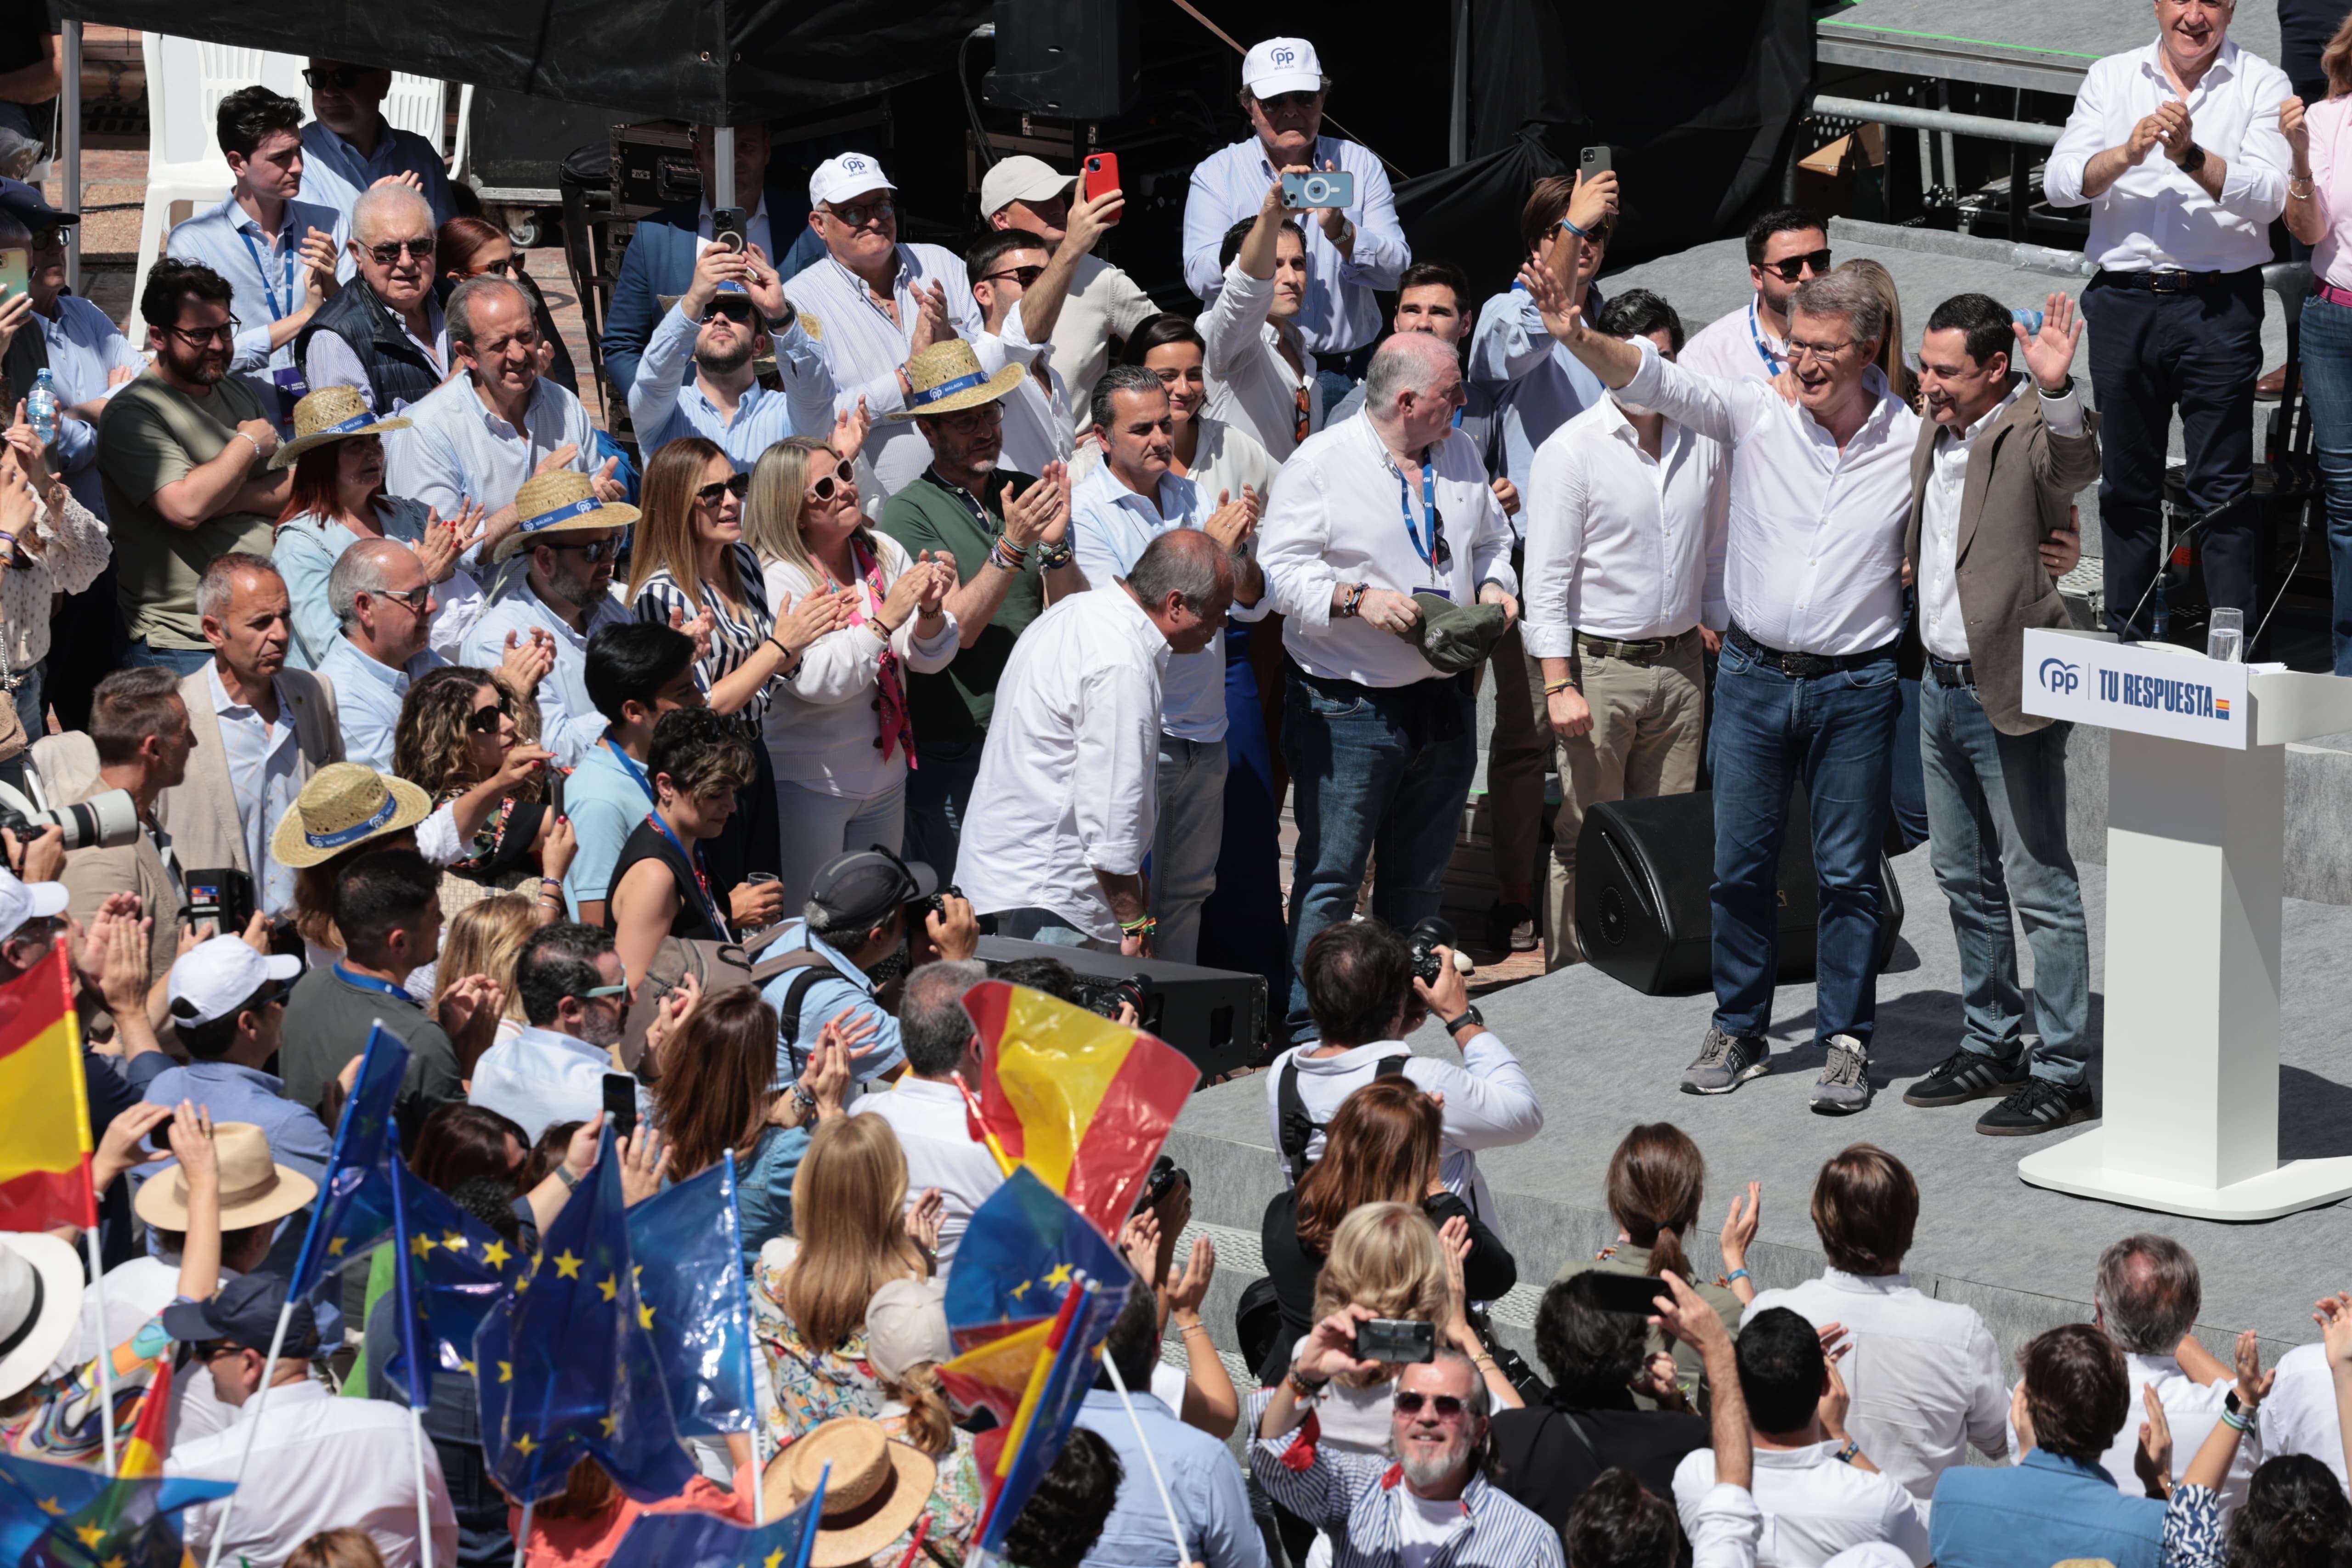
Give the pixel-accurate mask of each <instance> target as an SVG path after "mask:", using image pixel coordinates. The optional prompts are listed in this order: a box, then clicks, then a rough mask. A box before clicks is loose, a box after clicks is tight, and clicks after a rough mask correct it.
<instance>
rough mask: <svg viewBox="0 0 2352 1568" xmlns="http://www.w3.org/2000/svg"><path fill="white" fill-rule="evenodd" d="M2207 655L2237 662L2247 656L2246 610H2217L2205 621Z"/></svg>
mask: <svg viewBox="0 0 2352 1568" xmlns="http://www.w3.org/2000/svg"><path fill="white" fill-rule="evenodd" d="M2205 657H2206V658H2218V659H2220V660H2221V662H2223V663H2224V664H2237V663H2240V662H2242V661H2243V660H2244V658H2245V657H2246V612H2245V611H2243V610H2215V611H2214V612H2213V618H2212V619H2211V620H2210V621H2208V622H2206V623H2205Z"/></svg>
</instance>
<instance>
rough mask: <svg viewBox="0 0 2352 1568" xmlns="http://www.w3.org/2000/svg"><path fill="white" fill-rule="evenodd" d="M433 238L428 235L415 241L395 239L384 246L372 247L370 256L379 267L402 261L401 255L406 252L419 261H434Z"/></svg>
mask: <svg viewBox="0 0 2352 1568" xmlns="http://www.w3.org/2000/svg"><path fill="white" fill-rule="evenodd" d="M433 245H434V240H433V237H432V236H431V235H429V234H428V235H424V236H422V237H418V238H415V239H394V240H388V241H386V242H385V243H383V244H382V245H371V246H369V247H368V254H369V255H370V256H373V258H375V264H376V265H377V266H378V267H389V266H391V265H392V264H393V263H394V262H395V261H397V260H399V259H400V253H401V252H402V251H406V252H408V254H409V255H411V256H413V257H415V258H416V259H417V260H419V261H430V260H432V259H433Z"/></svg>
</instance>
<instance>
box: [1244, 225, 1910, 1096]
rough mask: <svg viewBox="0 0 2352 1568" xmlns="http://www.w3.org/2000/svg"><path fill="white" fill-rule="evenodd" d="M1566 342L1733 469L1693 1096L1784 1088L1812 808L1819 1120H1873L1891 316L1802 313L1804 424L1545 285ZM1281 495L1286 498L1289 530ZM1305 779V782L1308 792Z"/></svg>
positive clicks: (1831, 304) (1816, 308)
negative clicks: (1799, 830)
mask: <svg viewBox="0 0 2352 1568" xmlns="http://www.w3.org/2000/svg"><path fill="white" fill-rule="evenodd" d="M1521 276H1522V277H1523V278H1529V279H1532V281H1531V283H1530V287H1531V288H1534V289H1536V290H1537V291H1538V303H1539V304H1540V306H1541V308H1542V310H1543V312H1544V317H1545V323H1546V325H1548V326H1549V327H1550V328H1551V330H1552V331H1553V333H1554V335H1556V336H1558V337H1559V339H1560V341H1561V342H1565V343H1567V344H1568V347H1569V350H1570V353H1574V354H1575V355H1576V356H1577V357H1578V358H1579V359H1581V360H1582V361H1583V362H1584V363H1586V364H1588V365H1591V367H1592V369H1593V371H1594V373H1595V374H1598V375H1599V376H1600V377H1601V381H1602V382H1603V383H1604V384H1607V385H1608V386H1610V387H1611V388H1612V390H1622V392H1623V393H1624V394H1625V395H1626V398H1627V400H1628V401H1630V402H1633V403H1636V404H1639V405H1643V407H1647V408H1654V409H1656V410H1658V411H1659V412H1661V413H1663V414H1664V415H1665V416H1667V417H1668V418H1671V419H1674V420H1675V421H1677V422H1678V423H1681V424H1684V425H1687V426H1690V427H1691V428H1692V429H1694V430H1696V431H1697V432H1698V433H1699V434H1700V435H1703V436H1710V437H1715V438H1716V439H1717V440H1719V441H1723V442H1725V443H1727V444H1728V445H1729V446H1730V447H1731V448H1732V461H1731V515H1732V517H1733V518H1734V519H1735V520H1736V521H1735V522H1734V524H1733V526H1732V528H1731V530H1730V534H1729V538H1728V540H1727V551H1726V561H1725V566H1724V598H1725V602H1726V605H1727V607H1728V609H1729V610H1730V612H1731V621H1730V626H1729V629H1728V630H1727V632H1726V633H1725V634H1724V648H1723V655H1722V658H1721V659H1720V661H1719V663H1718V664H1717V673H1716V681H1715V718H1714V723H1713V726H1712V733H1711V735H1710V737H1709V740H1708V742H1707V743H1708V746H1709V748H1710V751H1709V761H1710V762H1711V763H1712V765H1713V768H1714V772H1715V886H1714V890H1713V893H1712V895H1711V901H1712V903H1713V905H1714V922H1713V931H1714V959H1715V1001H1716V1007H1715V1018H1714V1021H1713V1022H1712V1023H1711V1024H1710V1025H1709V1026H1708V1028H1707V1032H1706V1041H1705V1043H1704V1044H1703V1045H1702V1046H1701V1047H1700V1049H1699V1055H1698V1059H1697V1060H1696V1061H1694V1062H1693V1063H1692V1064H1691V1065H1690V1068H1689V1069H1688V1070H1687V1071H1685V1073H1684V1075H1683V1085H1682V1086H1683V1089H1684V1091H1685V1093H1689V1094H1727V1093H1728V1092H1730V1091H1731V1090H1732V1089H1737V1088H1738V1087H1739V1085H1740V1084H1742V1083H1744V1082H1745V1081H1747V1080H1748V1079H1750V1078H1753V1077H1755V1076H1756V1075H1757V1074H1759V1073H1760V1072H1763V1071H1764V1070H1766V1067H1767V1064H1768V1059H1769V1056H1770V1051H1769V1047H1767V1046H1766V1045H1765V1043H1764V1032H1765V1030H1766V1029H1768V1028H1769V1027H1770V1026H1771V1021H1772V991H1773V987H1774V985H1775V984H1777V982H1778V979H1779V973H1780V962H1779V954H1778V952H1777V951H1776V949H1777V942H1776V939H1777V936H1778V921H1779V906H1780V844H1781V838H1782V836H1783V834H1784V833H1785V832H1786V830H1787V826H1788V809H1789V808H1788V801H1789V795H1790V789H1791V788H1792V787H1793V786H1796V785H1799V784H1801V785H1802V786H1803V787H1804V789H1805V791H1806V793H1807V795H1808V797H1809V805H1810V808H1811V826H1812V840H1813V870H1814V875H1815V878H1816V879H1817V880H1818V882H1819V885H1820V893H1821V925H1820V931H1821V937H1820V945H1819V948H1818V954H1819V956H1818V961H1817V968H1818V972H1819V979H1818V981H1817V983H1816V1002H1815V1007H1814V1016H1815V1018H1816V1020H1817V1022H1816V1025H1815V1028H1816V1030H1817V1034H1818V1037H1819V1039H1820V1040H1821V1043H1822V1051H1823V1055H1824V1058H1825V1060H1824V1062H1823V1065H1822V1072H1821V1077H1820V1079H1819V1080H1818V1081H1817V1082H1816V1083H1815V1084H1814V1085H1813V1092H1812V1106H1813V1109H1814V1110H1819V1111H1823V1112H1826V1113H1829V1114H1833V1115H1834V1114H1843V1113H1847V1112H1851V1111H1855V1110H1862V1109H1863V1108H1864V1106H1866V1105H1868V1104H1869V1103H1870V1096H1871V1082H1870V1079H1869V1075H1868V1072H1867V1070H1866V1069H1867V1068H1868V1067H1869V1060H1870V1037H1871V1032H1872V1029H1873V1027H1874V1024H1875V1021H1876V1018H1875V1015H1876V1012H1877V1003H1878V965H1879V957H1878V946H1879V937H1880V931H1881V926H1882V921H1883V914H1882V906H1883V900H1884V893H1883V892H1882V890H1881V889H1880V887H1879V872H1878V861H1879V843H1880V839H1881V837H1882V835H1883V833H1884V831H1885V820H1886V813H1887V809H1888V806H1887V800H1888V780H1889V774H1890V771H1891V763H1892V760H1893V755H1894V749H1895V720H1896V718H1897V716H1898V715H1899V714H1900V713H1901V711H1902V706H1903V703H1902V697H1901V694H1900V692H1899V690H1898V689H1897V687H1896V684H1895V644H1896V642H1897V641H1898V640H1899V639H1900V637H1901V635H1902V631H1903V579H1902V568H1903V529H1904V524H1905V521H1906V519H1907V518H1908V517H1909V515H1910V510H1911V458H1912V452H1913V449H1914V448H1915V447H1916V446H1917V444H1918V432H1919V416H1917V415H1916V414H1914V413H1912V412H1911V410H1910V409H1909V408H1907V407H1906V406H1905V405H1903V403H1902V401H1901V400H1900V399H1899V398H1897V397H1895V395H1894V393H1893V392H1892V391H1891V390H1890V389H1889V388H1888V387H1887V384H1886V378H1885V376H1884V375H1883V374H1880V373H1879V371H1878V368H1877V366H1876V364H1875V363H1874V361H1875V359H1876V356H1877V353H1878V344H1879V340H1880V339H1881V338H1883V337H1884V336H1885V332H1886V327H1887V321H1886V308H1885V305H1884V304H1882V303H1881V302H1880V300H1879V297H1878V294H1877V291H1876V290H1875V289H1873V288H1872V287H1871V285H1870V283H1869V281H1868V279H1864V278H1863V277H1861V276H1860V275H1858V274H1855V273H1853V272H1832V274H1830V276H1828V277H1827V278H1817V279H1814V280H1813V281H1811V282H1810V283H1807V284H1804V285H1803V286H1801V288H1799V289H1798V290H1797V292H1796V295H1795V297H1794V299H1793V300H1791V301H1790V305H1791V313H1790V337H1789V356H1790V368H1791V370H1792V371H1793V372H1794V374H1795V375H1796V378H1797V394H1796V402H1795V403H1794V404H1793V405H1792V404H1790V402H1788V401H1787V400H1786V399H1784V398H1783V397H1782V396H1781V395H1780V393H1779V392H1777V391H1776V390H1774V389H1773V388H1772V387H1770V386H1766V385H1760V384H1758V383H1756V382H1752V381H1747V380H1739V381H1720V380H1717V379H1716V378H1714V377H1712V376H1704V375H1693V374H1689V373H1688V372H1686V371H1685V370H1683V369H1682V368H1681V367H1680V366H1677V365H1672V364H1668V363H1665V362H1664V360H1663V359H1662V358H1660V357H1659V354H1658V350H1657V345H1656V344H1654V343H1652V342H1645V341H1641V340H1636V341H1635V342H1624V341H1622V340H1621V339H1617V338H1612V337H1610V336H1609V335H1607V334H1606V333H1603V332H1597V331H1593V330H1591V328H1590V327H1588V326H1586V325H1585V324H1584V321H1583V319H1582V316H1581V314H1580V312H1578V311H1576V310H1572V309H1570V307H1569V306H1568V304H1567V302H1566V300H1564V299H1563V298H1562V297H1561V295H1560V292H1559V288H1558V285H1557V284H1556V283H1555V282H1553V281H1552V280H1551V279H1549V278H1548V277H1547V276H1546V275H1545V274H1544V273H1543V272H1542V271H1541V269H1539V268H1528V269H1527V270H1526V271H1524V272H1522V273H1521ZM1281 497H1282V491H1281V489H1280V487H1279V486H1277V487H1276V490H1275V498H1276V509H1277V510H1279V508H1280V505H1281ZM1295 771H1296V770H1295V769H1294V772H1295Z"/></svg>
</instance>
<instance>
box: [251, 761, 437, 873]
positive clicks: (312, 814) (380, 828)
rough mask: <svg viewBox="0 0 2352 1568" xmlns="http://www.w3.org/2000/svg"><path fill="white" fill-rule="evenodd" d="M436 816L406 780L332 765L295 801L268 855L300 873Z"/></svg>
mask: <svg viewBox="0 0 2352 1568" xmlns="http://www.w3.org/2000/svg"><path fill="white" fill-rule="evenodd" d="M432 815H433V802H432V799H431V797H429V796H428V795H425V792H424V791H423V790H421V789H419V788H417V787H416V786H415V784H410V783H409V782H408V781H407V780H406V779H402V778H394V777H393V776H392V775H391V774H390V773H378V772H376V771H375V770H374V769H373V768H371V767H365V766H362V764H360V763H328V764H327V765H326V766H325V767H323V768H320V770H319V771H318V772H317V773H312V774H311V775H310V783H308V784H304V785H303V786H302V793H301V794H300V795H296V796H295V797H294V809H293V810H291V811H289V812H288V813H287V814H286V815H285V816H282V817H280V818H278V830H277V831H276V832H275V833H273V834H271V835H270V836H269V853H270V854H271V855H273V856H275V857H277V858H278V861H279V862H280V863H281V864H283V865H288V866H291V867H293V868H295V869H296V870H300V869H301V868H303V867H305V866H317V865H321V864H323V863H325V862H326V861H329V860H331V859H333V858H335V857H336V856H338V855H340V854H341V853H342V852H343V851H344V850H346V849H349V848H350V847H352V845H354V844H364V843H366V842H367V841H368V840H369V839H371V838H381V837H383V836H384V835H386V834H388V833H398V832H400V831H401V830H402V829H403V828H408V827H414V826H416V825H417V824H418V823H420V822H422V821H424V820H425V818H426V817H428V816H432Z"/></svg>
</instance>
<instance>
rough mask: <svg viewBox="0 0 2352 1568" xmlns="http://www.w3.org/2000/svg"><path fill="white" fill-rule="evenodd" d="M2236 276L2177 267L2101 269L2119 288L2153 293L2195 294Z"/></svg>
mask: <svg viewBox="0 0 2352 1568" xmlns="http://www.w3.org/2000/svg"><path fill="white" fill-rule="evenodd" d="M2236 276H2237V274H2236V273H2234V272H2183V271H2181V270H2180V269H2179V268H2176V267H2166V268H2150V269H2149V270H2147V271H2145V272H2116V271H2113V270H2110V269H2108V268H2100V269H2099V277H2101V278H2103V279H2106V280H2107V282H2109V283H2111V284H2113V285H2114V286H2116V288H2118V289H2146V290H2147V292H2148V293H2151V294H2193V293H2196V292H2197V291H2198V290H2200V289H2210V288H2213V287H2215V286H2216V285H2218V284H2221V283H2225V282H2227V281H2228V280H2229V279H2232V278H2235V277H2236Z"/></svg>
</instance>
